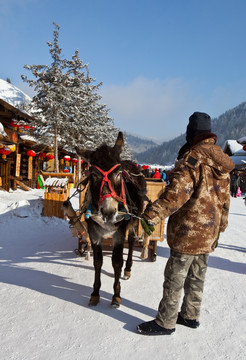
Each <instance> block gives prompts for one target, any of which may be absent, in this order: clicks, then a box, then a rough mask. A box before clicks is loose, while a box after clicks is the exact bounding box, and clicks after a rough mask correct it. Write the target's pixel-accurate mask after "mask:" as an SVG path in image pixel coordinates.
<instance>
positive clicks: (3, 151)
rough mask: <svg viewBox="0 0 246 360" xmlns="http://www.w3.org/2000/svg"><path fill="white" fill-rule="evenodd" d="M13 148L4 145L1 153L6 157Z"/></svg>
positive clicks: (0, 150)
mask: <svg viewBox="0 0 246 360" xmlns="http://www.w3.org/2000/svg"><path fill="white" fill-rule="evenodd" d="M10 153H11V150H10V149H9V148H8V147H3V148H1V149H0V154H2V158H3V159H6V155H9V154H10Z"/></svg>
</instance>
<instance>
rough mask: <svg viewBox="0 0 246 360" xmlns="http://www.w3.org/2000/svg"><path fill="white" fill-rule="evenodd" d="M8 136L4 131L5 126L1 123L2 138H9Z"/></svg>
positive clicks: (0, 132) (0, 134) (0, 135)
mask: <svg viewBox="0 0 246 360" xmlns="http://www.w3.org/2000/svg"><path fill="white" fill-rule="evenodd" d="M7 136H8V135H7V134H6V132H5V131H4V127H3V124H2V123H1V122H0V137H7Z"/></svg>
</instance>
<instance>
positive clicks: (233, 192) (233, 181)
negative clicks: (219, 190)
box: [231, 169, 241, 197]
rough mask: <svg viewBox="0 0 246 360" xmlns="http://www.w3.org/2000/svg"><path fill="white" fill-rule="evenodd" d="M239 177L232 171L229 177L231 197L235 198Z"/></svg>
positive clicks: (237, 173) (236, 172)
mask: <svg viewBox="0 0 246 360" xmlns="http://www.w3.org/2000/svg"><path fill="white" fill-rule="evenodd" d="M240 183H241V181H240V176H239V172H238V171H237V170H236V169H234V171H233V173H232V175H231V196H232V197H237V189H238V188H239V187H240Z"/></svg>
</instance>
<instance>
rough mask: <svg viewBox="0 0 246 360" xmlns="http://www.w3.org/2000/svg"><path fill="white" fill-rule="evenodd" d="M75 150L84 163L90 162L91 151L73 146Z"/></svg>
mask: <svg viewBox="0 0 246 360" xmlns="http://www.w3.org/2000/svg"><path fill="white" fill-rule="evenodd" d="M75 150H76V152H77V154H78V155H79V156H81V158H82V159H83V160H85V161H86V162H90V159H91V155H92V153H93V151H92V150H86V149H80V148H79V147H77V146H75Z"/></svg>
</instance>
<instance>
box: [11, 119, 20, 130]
mask: <svg viewBox="0 0 246 360" xmlns="http://www.w3.org/2000/svg"><path fill="white" fill-rule="evenodd" d="M9 125H10V126H12V127H13V128H14V130H17V129H18V128H19V127H20V125H17V124H16V123H15V122H14V121H13V120H11V121H10V124H9Z"/></svg>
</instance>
